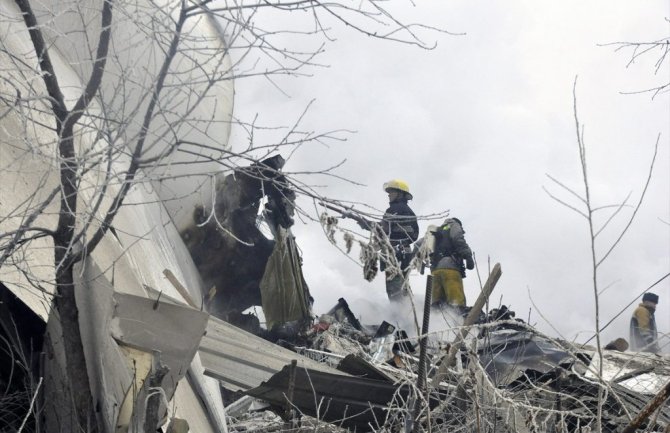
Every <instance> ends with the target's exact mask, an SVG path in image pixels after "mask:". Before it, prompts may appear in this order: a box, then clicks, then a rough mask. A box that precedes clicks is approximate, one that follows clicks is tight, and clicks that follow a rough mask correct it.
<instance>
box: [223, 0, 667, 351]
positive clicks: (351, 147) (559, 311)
mask: <svg viewBox="0 0 670 433" xmlns="http://www.w3.org/2000/svg"><path fill="white" fill-rule="evenodd" d="M399 3H400V4H401V5H403V8H402V9H401V10H399V17H400V18H403V19H406V20H407V21H420V22H423V23H425V24H428V25H433V26H436V27H440V28H443V29H445V30H448V31H450V32H453V33H463V35H460V36H454V35H447V34H438V33H433V34H431V35H429V36H428V37H426V40H428V41H435V42H436V43H437V47H436V48H435V49H433V50H422V49H419V48H416V47H410V46H402V45H398V44H393V43H389V42H385V41H379V40H375V39H373V38H369V37H365V36H362V35H360V34H356V33H354V32H351V31H347V30H345V29H342V28H339V27H336V28H335V29H334V31H333V33H332V35H334V36H336V37H337V40H336V41H334V42H329V43H328V44H327V45H326V47H325V49H326V52H325V53H324V54H323V55H321V56H320V57H319V58H318V59H317V60H318V61H319V62H320V63H322V64H326V65H329V67H328V68H320V69H312V70H310V72H311V74H312V76H311V77H298V78H290V79H285V80H279V81H278V84H279V85H280V86H281V88H282V89H283V91H284V92H285V93H286V94H288V96H287V95H285V94H283V93H282V92H279V91H277V90H276V88H275V87H273V86H272V85H270V84H269V83H268V82H266V81H263V80H239V81H238V82H237V83H236V100H235V114H236V115H237V116H240V117H244V116H249V115H253V114H255V113H258V115H259V116H260V120H261V121H262V122H265V123H266V124H275V125H282V124H283V125H286V124H290V123H293V121H294V120H295V118H296V117H297V116H298V115H299V114H300V112H301V111H302V110H303V109H304V107H305V106H306V105H307V104H308V103H309V101H311V100H314V103H313V105H312V107H311V108H310V111H309V112H308V114H307V115H306V117H305V119H304V121H303V123H302V129H304V130H310V131H317V132H318V131H326V130H333V129H347V130H353V131H356V132H355V133H354V134H350V135H348V136H347V141H346V142H343V143H331V144H330V146H321V145H316V146H312V147H305V148H302V149H301V150H300V151H298V152H296V153H295V154H294V155H292V157H291V158H290V160H289V162H288V164H287V166H286V167H285V169H286V170H287V171H302V170H316V169H321V168H324V167H327V166H330V165H332V164H333V163H335V162H339V161H341V160H343V159H346V163H345V164H344V165H343V166H342V167H340V168H338V169H337V170H336V171H335V173H337V174H338V175H340V176H342V177H344V178H346V179H350V180H352V181H355V182H358V183H361V184H363V186H359V185H355V184H351V183H347V182H344V181H341V180H337V179H335V178H327V177H321V178H310V179H307V180H308V181H310V182H311V183H312V184H318V185H322V186H323V188H321V189H320V190H319V191H320V192H321V193H323V194H324V195H328V196H330V197H333V198H336V199H342V200H349V201H353V202H360V203H367V204H369V205H370V206H373V207H374V208H376V209H378V210H379V211H380V212H381V211H383V210H384V209H385V208H386V207H387V204H388V203H387V198H386V194H385V193H384V192H383V191H382V184H383V182H385V181H387V180H389V179H392V178H401V179H404V180H405V181H407V182H408V183H409V185H410V188H411V191H412V193H413V195H414V200H413V201H411V202H410V206H411V207H412V208H413V209H414V210H415V212H416V213H417V214H420V215H428V214H433V213H436V212H440V211H444V210H449V211H450V214H451V215H452V216H457V217H458V218H460V219H461V220H462V221H463V225H464V228H465V230H466V239H467V241H468V242H469V244H470V246H471V247H472V249H473V250H474V251H475V254H476V257H477V261H478V263H479V269H480V272H482V273H483V274H485V273H486V268H487V261H488V260H490V261H491V263H495V262H499V263H500V264H501V266H502V269H503V275H502V278H501V280H500V282H499V283H498V286H497V287H496V289H495V291H494V293H493V295H492V298H491V299H492V303H493V304H498V303H499V302H500V300H501V299H502V303H504V304H506V305H509V306H510V307H511V309H513V310H515V311H516V313H517V316H518V317H522V318H524V319H526V320H527V319H528V317H529V314H530V322H531V323H532V324H534V325H536V326H537V327H538V328H539V329H540V330H542V331H544V332H546V333H548V334H550V335H554V336H562V337H564V338H567V339H577V340H578V341H584V340H586V339H587V338H588V337H590V336H591V335H592V333H593V330H594V329H595V328H594V326H595V325H594V323H595V321H594V320H595V319H594V317H595V314H594V311H595V310H594V295H593V284H592V273H591V261H590V244H589V232H588V224H587V221H586V219H584V218H583V217H581V216H579V215H578V214H577V213H575V212H574V211H572V210H570V209H568V208H566V207H564V206H563V205H561V204H559V203H557V202H556V201H555V200H553V199H552V198H551V197H550V196H549V195H548V194H547V193H546V192H545V191H544V190H543V187H546V188H547V189H549V191H551V192H552V193H553V194H556V195H557V196H559V197H561V199H563V200H567V201H569V203H571V204H572V205H575V206H577V205H578V202H577V201H576V200H575V199H574V198H572V197H571V196H570V194H568V193H566V192H565V191H564V190H562V189H561V188H560V187H558V186H557V185H556V184H554V183H553V182H552V181H551V180H550V179H549V178H548V177H546V175H547V174H549V175H551V176H553V177H555V178H557V179H559V180H560V181H561V182H563V183H564V184H565V185H566V186H568V187H570V188H573V189H574V190H575V191H577V192H578V193H580V194H583V192H584V185H583V181H582V179H581V173H580V165H579V153H578V147H577V143H576V133H575V119H574V113H573V102H574V101H573V85H574V82H575V78H576V77H578V78H577V85H576V94H577V110H578V113H579V120H580V122H581V123H582V125H583V127H584V138H585V143H586V147H587V159H588V169H589V177H590V187H591V197H592V200H593V204H594V206H596V207H598V206H604V205H611V204H617V203H621V202H622V201H623V200H624V199H625V198H626V196H627V195H628V194H629V193H631V198H630V200H629V202H630V203H631V204H635V203H636V202H637V200H638V199H639V197H640V194H641V192H642V189H643V187H644V184H645V181H646V178H647V171H648V167H649V164H650V161H651V158H652V155H653V150H654V144H655V142H656V140H657V137H658V136H659V135H660V140H659V148H658V156H657V160H656V165H655V167H654V171H653V175H652V178H651V182H650V185H649V188H648V191H647V196H646V199H645V202H644V204H643V206H642V209H641V210H640V212H638V214H637V216H636V219H635V221H634V223H633V225H632V226H631V227H630V228H629V230H628V232H627V233H626V235H625V237H624V238H623V240H622V242H621V243H620V245H619V246H618V247H617V249H616V250H615V251H614V253H613V254H612V255H611V256H610V257H609V258H608V259H607V260H606V261H605V262H604V263H603V264H602V265H601V267H600V269H599V280H598V283H599V285H600V288H601V290H604V292H603V293H602V296H601V297H600V307H601V324H604V323H606V322H608V321H609V320H610V319H612V318H613V317H614V316H615V315H616V314H618V313H619V312H621V311H622V310H624V308H625V307H626V305H628V304H629V303H630V302H632V301H633V300H634V299H635V298H636V297H637V296H638V295H640V294H641V293H642V292H643V291H644V289H645V288H647V287H649V286H650V285H651V284H653V283H654V282H656V281H657V280H658V279H660V278H661V277H663V276H664V275H666V274H667V273H668V272H670V138H669V137H670V98H669V95H668V93H665V94H662V95H658V96H656V97H655V98H654V99H652V97H651V96H652V95H651V94H649V93H642V94H632V95H630V94H623V93H624V92H634V91H638V90H642V89H646V88H649V87H653V86H655V85H659V84H663V83H665V82H667V80H668V79H670V71H669V69H668V62H667V61H666V63H665V65H664V66H663V67H662V68H661V69H660V70H659V71H658V72H657V73H656V74H655V69H654V63H655V61H656V60H657V59H658V55H657V54H658V53H650V55H649V56H647V57H643V58H640V59H639V60H638V61H637V62H636V63H634V64H632V65H630V66H627V64H628V62H629V60H630V56H631V51H630V50H621V51H619V52H615V47H613V46H602V44H607V43H611V42H618V41H652V40H658V39H661V38H666V37H668V35H669V34H670V27H669V24H668V18H669V17H670V10H669V7H670V6H669V3H668V2H667V1H646V2H643V3H640V2H630V1H594V2H581V1H563V2H547V1H541V2H538V1H515V2H478V1H456V2H452V1H448V2H447V1H440V2H438V1H433V2H418V4H419V6H417V7H412V6H411V3H410V2H402V1H400V2H399ZM268 19H275V20H276V19H277V18H276V17H272V18H268ZM300 19H301V16H300V15H299V14H295V15H291V17H290V20H291V21H287V24H289V25H291V23H295V22H298V21H299V20H300ZM231 140H232V143H233V146H241V145H244V137H242V136H241V135H240V134H233V136H232V137H231ZM285 156H286V155H285ZM302 204H303V205H307V206H311V205H310V204H309V203H307V202H302ZM357 207H358V208H361V209H363V207H362V206H360V205H359V206H357ZM631 213H632V207H628V208H625V209H624V210H623V211H622V212H620V213H619V215H618V216H617V217H616V218H615V219H614V220H613V222H612V223H611V224H610V225H609V226H608V228H607V229H606V230H605V231H603V233H601V234H600V235H599V237H598V247H597V254H598V256H602V254H603V253H604V252H605V251H606V250H607V249H608V248H609V246H610V245H611V243H612V242H613V241H614V240H615V239H616V238H617V237H618V233H620V231H621V230H622V229H623V227H624V226H625V225H626V223H627V222H628V219H629V218H630V216H631ZM610 215H611V210H610V211H607V210H602V211H599V213H598V214H597V221H596V223H597V227H599V226H601V225H602V222H603V221H605V220H606V219H607V218H608V217H609V216H610ZM428 224H429V222H427V221H420V229H421V231H422V232H424V231H425V229H426V227H427V225H428ZM340 225H342V226H343V227H346V228H349V229H352V230H357V228H356V224H355V223H354V222H353V221H351V220H344V221H342V222H340ZM294 233H295V234H296V236H297V242H298V245H299V246H300V247H301V249H302V253H303V259H304V272H305V278H306V280H307V282H308V284H309V286H310V289H311V292H312V295H313V296H314V298H315V312H316V313H323V312H325V311H326V310H328V309H329V308H330V307H331V306H333V305H334V304H335V303H336V302H337V299H338V298H339V297H344V298H346V299H347V300H348V301H349V302H350V304H351V305H352V309H353V310H354V312H355V313H356V314H359V315H362V316H363V320H364V322H366V323H371V324H373V323H379V322H381V320H382V319H384V318H385V317H379V316H378V315H377V314H372V313H371V312H370V309H369V308H368V307H369V306H370V305H377V306H379V307H386V306H387V305H388V301H387V299H386V294H385V290H384V282H383V276H382V275H381V274H380V275H378V276H377V278H376V279H375V280H374V281H373V282H372V283H369V282H367V281H365V280H364V279H363V276H362V269H361V267H360V266H359V265H358V264H357V263H355V262H354V261H352V258H353V259H355V260H357V258H358V251H357V250H355V251H353V252H352V254H351V255H350V257H347V256H346V255H344V254H342V253H341V252H340V251H338V250H337V249H336V248H334V247H332V246H331V245H330V244H329V243H328V241H327V240H326V239H325V237H324V235H323V233H322V231H321V229H320V227H319V225H318V224H316V223H313V222H307V221H306V222H305V223H303V222H301V221H297V222H296V226H295V227H294ZM340 239H341V238H340ZM340 244H342V242H341V241H340ZM482 278H484V277H482ZM412 285H413V289H414V292H415V294H416V296H417V302H418V305H419V306H422V305H423V293H424V285H425V276H419V275H418V274H417V275H413V276H412ZM465 291H466V296H467V298H468V303H469V304H470V305H471V304H472V303H474V301H475V299H476V297H477V294H478V292H479V281H478V279H477V278H476V275H475V273H474V272H470V273H469V275H468V277H467V278H466V280H465ZM653 291H654V292H656V293H657V294H659V296H660V304H659V308H658V310H657V313H656V316H657V322H658V327H659V329H660V331H661V332H664V333H668V332H670V279H668V278H666V279H665V280H664V281H663V282H662V283H660V284H658V285H657V286H656V287H654V288H653ZM533 304H534V305H533ZM633 305H635V304H633ZM633 308H634V306H630V307H628V308H627V309H625V311H624V313H623V314H622V315H621V316H620V317H619V318H618V319H616V320H614V322H613V323H612V324H611V325H610V326H609V327H608V328H607V330H606V331H605V332H604V340H605V341H604V342H607V341H609V340H611V339H613V338H616V337H619V336H623V337H626V338H628V321H629V318H630V314H631V313H632V310H633ZM531 310H532V311H531ZM666 351H670V349H668V348H666Z"/></svg>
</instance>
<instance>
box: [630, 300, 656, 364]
mask: <svg viewBox="0 0 670 433" xmlns="http://www.w3.org/2000/svg"><path fill="white" fill-rule="evenodd" d="M654 311H655V308H653V307H651V306H649V305H645V303H644V302H643V303H641V304H640V305H638V307H637V308H636V309H635V311H634V312H633V317H631V319H630V348H631V350H634V351H638V352H652V353H657V352H658V351H659V348H658V331H657V330H656V318H655V317H654Z"/></svg>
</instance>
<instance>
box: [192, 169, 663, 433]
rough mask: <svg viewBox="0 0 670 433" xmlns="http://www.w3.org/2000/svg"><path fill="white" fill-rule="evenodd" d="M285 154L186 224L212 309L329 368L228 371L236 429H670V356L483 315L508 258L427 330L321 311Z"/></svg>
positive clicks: (223, 191) (229, 186)
mask: <svg viewBox="0 0 670 433" xmlns="http://www.w3.org/2000/svg"><path fill="white" fill-rule="evenodd" d="M283 163H284V161H283V159H282V158H281V156H276V157H273V158H270V159H267V160H265V161H262V162H260V163H257V164H252V165H251V166H249V167H246V168H243V169H238V170H237V171H236V172H235V173H234V174H230V175H228V176H226V177H224V178H222V179H220V180H219V183H218V184H217V188H216V205H215V206H214V208H213V209H208V210H207V209H203V208H197V209H196V210H195V212H194V221H193V224H192V225H191V226H190V227H188V228H187V229H186V230H184V231H183V232H182V237H183V239H184V241H185V242H186V244H187V246H188V248H189V251H190V252H191V255H192V257H193V259H194V261H195V264H196V266H197V268H198V270H199V272H200V275H201V277H202V279H203V281H204V284H205V287H211V290H210V292H209V296H208V297H207V299H206V304H207V308H208V310H209V312H210V313H211V314H212V315H215V316H217V317H219V318H221V319H222V320H225V321H227V322H229V323H231V324H233V325H236V326H237V327H239V328H242V329H244V330H246V331H249V332H251V333H253V334H255V335H258V336H260V337H262V338H263V339H265V340H267V341H270V342H272V343H274V344H275V345H276V347H277V350H278V349H279V348H280V347H281V348H282V349H288V350H290V351H291V352H292V353H294V354H295V358H296V360H297V359H305V358H308V359H311V360H312V361H316V362H318V363H319V364H320V365H323V366H326V367H327V368H330V370H324V369H323V368H310V367H306V366H304V365H302V366H298V365H297V361H296V360H292V362H287V363H285V364H284V365H283V367H282V368H281V369H278V370H276V371H274V370H272V369H270V370H272V371H270V373H271V374H270V375H269V376H267V375H266V377H265V379H266V380H263V381H262V382H261V383H260V384H259V385H258V386H251V384H246V386H238V385H239V384H237V385H235V384H232V385H231V383H233V382H235V381H234V380H230V379H229V380H230V382H228V383H227V382H226V380H225V379H224V378H223V376H225V373H222V372H219V373H218V374H219V375H221V377H220V378H221V379H224V380H222V382H221V383H222V387H223V388H222V389H223V393H224V396H225V399H226V403H227V415H228V416H229V417H230V421H231V425H230V427H229V428H230V429H231V431H246V430H259V431H260V430H263V431H268V430H273V429H274V430H281V429H287V428H292V429H298V428H299V426H300V425H302V426H304V428H307V426H311V427H310V428H312V427H313V426H314V425H315V423H317V424H319V423H320V424H321V425H322V427H321V428H324V427H323V423H328V424H329V425H330V428H331V429H334V430H338V429H348V430H352V431H357V432H364V431H407V432H408V431H415V432H419V431H450V432H460V431H463V432H466V431H467V432H496V433H497V432H545V431H546V432H587V431H596V430H597V429H598V428H600V429H601V430H602V431H603V432H621V431H627V432H633V431H659V432H660V431H666V432H667V431H668V429H669V428H670V427H669V426H670V406H669V404H668V400H667V396H668V394H669V393H670V382H669V381H670V359H668V357H662V356H658V355H650V354H644V353H625V352H621V351H618V350H602V351H600V352H599V351H598V350H596V348H594V347H590V346H582V345H576V344H572V343H570V342H567V341H561V340H556V339H552V338H549V337H547V336H545V335H542V334H541V333H540V332H538V331H537V330H536V329H534V328H533V327H532V326H530V325H528V324H527V323H525V322H524V321H522V320H520V319H518V318H516V317H515V314H514V312H513V311H510V310H508V309H507V308H506V307H505V306H500V307H499V308H495V309H491V310H490V311H482V310H483V306H484V302H486V300H487V299H488V295H489V294H490V292H491V291H492V290H493V288H494V286H495V282H496V281H497V278H499V276H500V268H499V265H498V266H497V272H498V275H493V274H494V273H495V272H496V269H494V271H493V272H492V275H491V276H490V278H489V281H488V282H487V286H485V287H484V289H483V290H482V296H480V300H478V303H476V304H475V306H473V307H471V308H470V309H469V310H468V311H465V312H463V311H451V310H449V309H445V310H441V311H439V312H436V311H433V312H432V313H433V316H435V315H436V313H437V317H442V318H443V319H444V320H443V323H442V324H441V325H439V328H440V329H441V330H440V331H431V330H430V327H429V326H427V321H428V320H429V319H428V318H427V317H426V315H428V316H429V310H430V307H429V305H428V304H427V305H426V310H428V311H426V312H425V314H424V327H423V329H422V330H421V332H419V335H421V337H420V338H417V337H416V336H414V337H409V336H408V331H409V330H403V329H396V327H395V326H394V325H392V324H390V323H388V322H386V321H381V323H377V324H362V323H360V322H359V320H358V319H357V317H356V314H355V312H353V311H351V309H350V308H349V305H348V304H347V301H346V300H345V299H342V298H341V299H340V300H339V301H338V303H337V305H335V306H334V307H333V308H332V309H331V310H330V311H328V312H326V313H325V314H322V315H321V316H319V317H318V319H315V317H316V316H315V315H314V314H313V313H312V310H311V305H312V298H311V296H310V293H309V289H308V287H307V284H306V282H305V279H304V278H303V275H302V270H301V259H300V255H299V253H298V249H297V247H296V244H295V239H294V238H293V236H292V234H291V226H292V225H293V215H294V200H295V194H294V193H293V191H292V190H291V188H290V187H289V185H288V184H287V183H286V180H285V178H284V177H283V175H282V174H281V168H282V166H283ZM263 205H264V206H263ZM260 222H263V223H265V224H266V226H267V228H268V229H269V230H265V234H264V233H263V232H262V231H261V229H260V225H261V224H260ZM268 232H269V233H271V235H272V238H270V237H268V236H267V233H268ZM252 306H262V308H263V312H264V315H265V318H266V328H262V327H261V326H260V323H259V321H258V319H257V318H256V317H255V316H254V315H251V314H243V312H244V311H245V310H247V309H248V308H249V307H252ZM445 324H446V325H445ZM417 331H418V330H417ZM413 334H414V335H416V333H413ZM288 356H289V357H290V355H288ZM205 364H206V362H205ZM210 374H211V375H212V376H215V377H216V376H217V374H215V373H213V372H210ZM227 385H228V386H227ZM664 393H665V394H664ZM663 395H665V399H664V398H662V397H663ZM659 396H660V397H659ZM654 402H655V403H654ZM650 405H651V406H650ZM652 406H653V407H652ZM268 411H270V412H268ZM641 414H642V415H641ZM644 414H646V415H644Z"/></svg>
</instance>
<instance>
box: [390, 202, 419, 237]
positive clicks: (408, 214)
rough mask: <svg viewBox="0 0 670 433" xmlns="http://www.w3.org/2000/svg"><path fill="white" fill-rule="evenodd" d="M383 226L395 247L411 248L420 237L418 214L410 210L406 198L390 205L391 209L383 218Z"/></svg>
mask: <svg viewBox="0 0 670 433" xmlns="http://www.w3.org/2000/svg"><path fill="white" fill-rule="evenodd" d="M381 226H382V230H384V233H386V234H387V235H388V237H389V239H390V240H391V245H393V246H396V245H403V246H409V245H410V244H411V243H413V242H414V241H416V239H417V238H418V237H419V224H418V223H417V221H416V214H415V213H414V211H412V209H410V207H409V206H408V205H407V200H406V199H404V198H398V199H396V200H394V201H392V202H390V203H389V208H388V209H386V212H384V216H383V217H382V221H381Z"/></svg>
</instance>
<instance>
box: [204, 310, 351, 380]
mask: <svg viewBox="0 0 670 433" xmlns="http://www.w3.org/2000/svg"><path fill="white" fill-rule="evenodd" d="M199 353H200V359H201V360H202V365H203V367H204V368H205V374H206V375H208V376H211V377H214V378H216V379H218V380H219V381H221V382H222V383H223V385H224V386H225V387H226V388H229V389H231V390H233V391H236V390H248V389H251V388H255V387H257V386H259V385H260V384H261V383H262V382H264V381H267V380H268V379H270V377H272V376H273V375H274V374H275V373H277V372H279V371H281V369H282V368H284V366H286V365H287V364H290V363H291V360H293V359H295V360H297V361H298V367H304V368H310V369H313V370H318V371H322V372H325V373H333V374H337V375H341V376H350V375H348V374H346V373H343V372H341V371H338V370H336V369H334V368H332V367H329V366H327V365H325V364H321V363H319V362H317V361H314V360H312V359H309V358H307V357H304V356H302V355H299V354H297V353H295V352H291V351H290V350H288V349H284V348H283V347H280V346H277V345H276V344H274V343H271V342H269V341H266V340H263V339H262V338H260V337H257V336H255V335H253V334H250V333H248V332H246V331H243V330H241V329H239V328H236V327H234V326H232V325H230V324H228V323H226V322H224V321H222V320H219V319H216V318H214V317H210V319H209V323H208V324H207V334H206V335H205V336H204V337H203V338H202V341H201V343H200V349H199Z"/></svg>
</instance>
